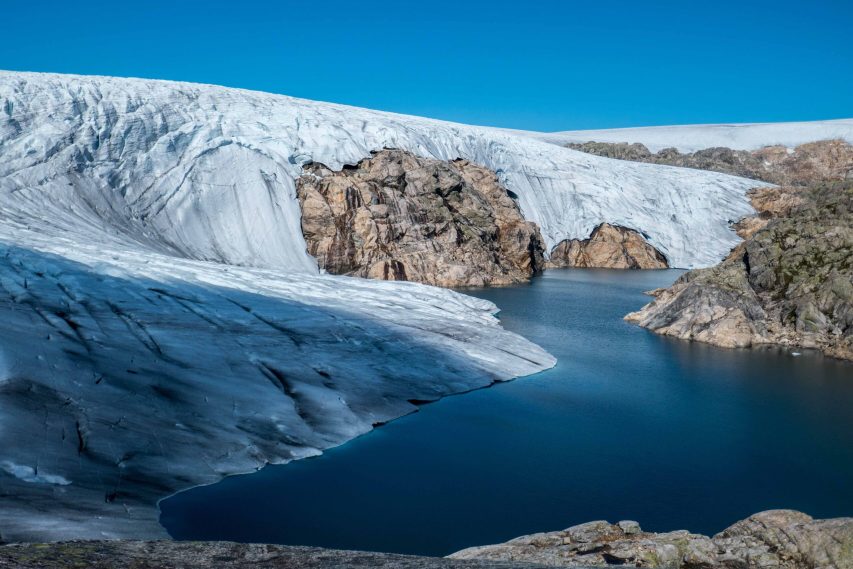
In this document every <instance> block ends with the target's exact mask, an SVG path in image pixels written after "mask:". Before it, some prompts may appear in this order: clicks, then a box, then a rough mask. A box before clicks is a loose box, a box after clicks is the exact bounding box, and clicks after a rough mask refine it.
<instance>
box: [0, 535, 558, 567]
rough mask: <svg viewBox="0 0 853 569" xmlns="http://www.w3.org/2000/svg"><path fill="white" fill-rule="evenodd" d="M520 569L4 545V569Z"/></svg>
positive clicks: (0, 556)
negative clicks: (128, 568) (125, 568)
mask: <svg viewBox="0 0 853 569" xmlns="http://www.w3.org/2000/svg"><path fill="white" fill-rule="evenodd" d="M124 567H132V568H133V569H365V568H367V567H370V568H374V569H517V568H518V569H520V568H526V567H529V568H531V569H534V568H536V567H539V568H541V567H543V566H542V565H532V564H527V563H519V562H517V561H512V562H508V561H480V560H472V561H469V560H455V559H446V558H442V557H418V556H414V555H398V554H394V553H373V552H367V551H346V550H340V549H324V548H320V547H293V546H286V545H269V544H261V543H232V542H227V541H191V542H188V541H69V542H63V543H21V544H14V545H7V546H5V547H3V546H0V569H80V568H85V569H117V568H124Z"/></svg>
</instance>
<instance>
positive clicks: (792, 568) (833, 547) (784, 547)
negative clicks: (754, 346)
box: [0, 510, 853, 569]
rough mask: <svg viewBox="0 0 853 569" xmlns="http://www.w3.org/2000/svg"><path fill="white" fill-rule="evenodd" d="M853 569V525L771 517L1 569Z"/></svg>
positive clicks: (66, 556) (102, 545) (36, 551)
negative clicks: (384, 548)
mask: <svg viewBox="0 0 853 569" xmlns="http://www.w3.org/2000/svg"><path fill="white" fill-rule="evenodd" d="M615 566H619V567H643V568H647V569H761V568H763V569H851V568H852V567H853V518H835V519H827V520H814V519H812V518H811V517H809V516H807V515H806V514H803V513H801V512H796V511H792V510H772V511H767V512H761V513H758V514H755V515H753V516H750V517H749V518H747V519H745V520H742V521H739V522H737V523H735V524H734V525H732V526H731V527H729V528H727V529H725V530H723V531H722V532H720V533H718V534H717V535H715V536H713V537H707V536H704V535H699V534H693V533H690V532H688V531H684V530H681V531H672V532H666V533H652V532H647V531H643V530H642V528H641V527H640V525H639V524H638V523H637V522H633V521H621V522H618V523H616V524H611V523H608V522H605V521H595V522H588V523H585V524H580V525H577V526H572V527H570V528H568V529H565V530H562V531H556V532H550V533H539V534H533V535H527V536H522V537H518V538H515V539H513V540H510V541H508V542H506V543H502V544H498V545H487V546H482V547H472V548H469V549H465V550H463V551H459V552H457V553H454V554H452V555H450V556H448V557H447V558H439V557H420V556H412V555H399V554H391V553H376V552H364V551H345V550H336V549H325V548H319V547H295V546H282V545H268V544H244V543H233V542H178V541H165V540H162V541H131V540H114V541H69V542H58V543H16V544H7V545H0V568H2V569H6V568H8V569H12V568H15V569H35V568H38V569H72V568H75V569H76V568H79V567H86V568H88V569H112V568H115V567H134V568H135V569H155V568H156V569H170V568H175V569H177V568H182V569H214V568H216V569H220V568H221V569H244V568H245V569H249V568H252V569H254V568H269V569H273V568H285V567H287V568H293V569H297V568H328V567H335V568H343V569H347V568H361V567H380V568H386V569H504V568H510V567H517V568H519V569H523V568H536V567H539V568H541V567H572V568H575V569H590V568H593V567H615Z"/></svg>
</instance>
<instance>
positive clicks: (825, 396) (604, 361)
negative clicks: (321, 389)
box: [161, 270, 853, 555]
mask: <svg viewBox="0 0 853 569" xmlns="http://www.w3.org/2000/svg"><path fill="white" fill-rule="evenodd" d="M676 275H677V273H676V272H675V271H655V272H618V271H592V270H564V271H551V272H549V273H547V274H546V275H545V276H544V277H542V278H538V279H535V280H534V281H533V283H532V284H530V285H525V286H518V287H512V288H497V289H485V290H475V291H469V293H470V294H474V295H476V296H480V297H482V298H488V299H489V300H492V301H494V302H495V303H496V304H497V305H498V306H499V307H501V309H502V312H501V319H502V321H503V324H504V326H505V327H506V328H508V329H510V330H514V331H516V332H518V333H520V334H523V335H524V336H526V337H527V338H530V339H531V340H533V341H534V342H537V343H539V344H540V345H542V346H543V347H545V348H546V349H548V350H549V351H550V352H551V353H552V354H554V355H555V356H556V357H557V358H558V359H559V364H558V365H557V367H556V368H555V369H553V370H550V371H547V372H544V373H541V374H538V375H536V376H532V377H527V378H523V379H519V380H517V381H513V382H509V383H505V384H500V385H496V386H494V387H491V388H489V389H484V390H480V391H476V392H472V393H468V394H464V395H459V396H455V397H450V398H446V399H444V400H441V401H439V402H437V403H433V404H429V405H426V406H424V407H422V408H421V411H420V412H418V413H415V414H413V415H410V416H408V417H404V418H402V419H399V420H397V421H394V422H392V423H390V424H388V425H386V426H384V427H382V428H380V429H377V430H376V431H374V432H372V433H370V434H368V435H366V436H364V437H361V438H359V439H356V440H354V441H351V442H350V443H348V444H346V445H344V446H342V447H339V448H337V449H332V450H330V451H328V452H327V453H325V454H324V455H323V456H321V457H318V458H312V459H308V460H304V461H300V462H296V463H293V464H289V465H285V466H271V467H267V468H265V469H263V470H261V471H260V472H257V473H254V474H250V475H245V476H236V477H231V478H228V479H225V480H223V481H222V482H220V483H218V484H215V485H212V486H208V487H202V488H196V489H193V490H190V491H187V492H184V493H181V494H178V495H177V496H175V497H173V498H170V499H168V500H165V501H164V502H163V503H161V508H162V517H161V521H162V523H163V525H164V526H165V527H166V529H167V530H168V531H169V533H170V534H171V535H172V536H173V537H175V538H177V539H227V540H236V541H254V542H275V543H284V544H301V545H319V546H327V547H335V548H352V549H367V550H380V551H393V552H405V553H420V554H428V555H444V554H447V553H450V552H452V551H456V550H458V549H461V548H463V547H467V546H471V545H477V544H486V543H494V542H498V541H503V540H506V539H509V538H512V537H515V536H517V535H520V534H527V533H532V532H537V531H545V530H556V529H561V528H564V527H567V526H570V525H573V524H576V523H580V522H585V521H590V520H597V519H608V520H611V521H616V520H620V519H634V520H638V521H639V522H640V523H641V525H642V526H643V527H644V528H646V529H649V530H657V531H661V530H670V529H681V528H684V529H689V530H693V531H697V532H702V533H714V532H717V531H719V530H721V529H723V528H724V527H725V526H727V525H729V524H730V523H732V522H734V521H736V520H738V519H740V518H743V517H745V516H747V515H749V514H751V513H754V512H757V511H760V510H764V509H769V508H795V509H799V510H803V511H805V512H807V513H809V514H811V515H813V516H816V517H829V516H842V515H851V514H853V365H850V364H845V363H842V362H838V361H835V360H831V359H829V358H823V357H821V356H819V355H815V354H807V353H804V354H803V355H802V356H800V357H793V356H792V355H790V354H788V353H786V352H783V351H776V350H723V349H716V348H712V347H708V346H703V345H699V344H692V343H687V342H681V341H678V340H671V339H667V338H662V337H659V336H657V335H655V334H652V333H649V332H647V331H645V330H643V329H640V328H637V327H634V326H631V325H629V324H626V323H624V322H623V321H622V316H623V315H624V314H625V313H627V312H629V311H631V310H635V309H637V308H638V307H640V306H641V305H642V304H644V303H645V302H646V301H647V300H648V298H647V297H645V296H643V295H642V294H641V292H642V291H643V290H647V289H650V288H654V287H657V286H662V285H666V284H669V283H670V282H672V280H673V279H674V278H675V276H676Z"/></svg>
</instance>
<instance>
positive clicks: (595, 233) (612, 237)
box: [548, 223, 669, 269]
mask: <svg viewBox="0 0 853 569" xmlns="http://www.w3.org/2000/svg"><path fill="white" fill-rule="evenodd" d="M668 266H669V265H668V264H667V261H666V257H664V255H663V253H661V252H660V251H658V250H657V249H655V248H654V247H652V246H651V245H649V243H648V242H647V241H646V240H645V238H644V237H643V235H642V234H641V233H639V232H637V231H634V230H633V229H629V228H627V227H621V226H618V225H611V224H609V223H602V224H601V225H599V226H598V227H596V228H595V229H593V230H592V233H591V234H590V236H589V237H588V238H587V239H567V240H565V241H562V242H560V243H558V244H557V246H556V247H554V249H553V250H552V251H551V257H550V259H549V260H548V267H553V268H560V267H578V268H607V269H665V268H667V267H668Z"/></svg>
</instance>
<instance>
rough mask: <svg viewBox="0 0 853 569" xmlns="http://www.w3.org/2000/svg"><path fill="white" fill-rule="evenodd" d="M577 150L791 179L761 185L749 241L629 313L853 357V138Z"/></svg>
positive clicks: (658, 325)
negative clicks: (743, 146) (688, 149)
mask: <svg viewBox="0 0 853 569" xmlns="http://www.w3.org/2000/svg"><path fill="white" fill-rule="evenodd" d="M568 146H569V147H570V148H573V149H575V150H581V151H583V152H588V153H592V154H596V155H599V156H605V157H609V158H617V159H622V160H632V161H639V162H649V163H654V164H667V165H672V166H679V167H688V168H697V169H703V170H713V171H717V172H724V173H728V174H736V175H740V176H745V177H750V178H754V179H758V180H763V181H766V182H770V183H774V184H781V186H777V187H757V188H755V189H753V190H751V191H750V192H749V198H750V202H751V204H752V206H753V207H754V208H755V210H756V212H757V214H756V215H753V216H749V217H746V218H743V219H740V220H736V221H735V220H733V224H732V225H733V228H734V229H735V230H736V231H737V233H738V235H739V236H740V237H741V238H743V239H744V240H745V241H744V242H743V243H741V244H740V245H738V246H737V247H735V248H734V249H733V250H732V251H731V253H730V254H729V255H728V256H727V257H726V259H724V260H723V261H722V262H721V263H720V264H718V265H716V266H714V267H710V268H707V269H697V270H693V271H690V272H688V273H686V274H684V275H683V276H682V277H680V278H679V279H678V280H677V281H676V282H675V283H674V284H673V285H672V286H670V287H668V288H664V289H658V290H654V291H650V294H651V295H652V296H654V297H655V300H654V301H652V302H651V303H649V304H647V305H646V306H644V307H643V308H642V309H640V310H639V311H637V312H633V313H631V314H628V315H627V316H626V317H625V319H626V320H627V321H629V322H633V323H636V324H639V325H640V326H643V327H645V328H648V329H650V330H653V331H655V332H657V333H659V334H663V335H667V336H673V337H676V338H680V339H683V340H697V341H701V342H706V343H710V344H714V345H717V346H721V347H729V348H743V347H750V346H757V345H763V344H778V345H781V346H786V347H790V348H797V349H800V348H807V349H817V350H820V351H822V352H823V353H824V354H826V355H829V356H833V357H837V358H841V359H853V229H851V228H853V213H851V212H853V146H851V145H850V144H848V143H847V142H844V141H842V140H823V141H818V142H812V143H808V144H802V145H800V146H798V147H796V148H794V149H788V148H785V147H781V146H769V147H765V148H762V149H759V150H754V151H746V150H732V149H729V148H709V149H705V150H699V151H696V152H693V153H680V152H678V151H677V150H675V149H674V148H667V149H663V150H661V151H659V152H657V153H654V154H653V153H651V152H650V151H649V150H648V149H647V148H646V147H645V146H643V145H642V144H627V143H599V142H587V143H581V144H569V145H568Z"/></svg>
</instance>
